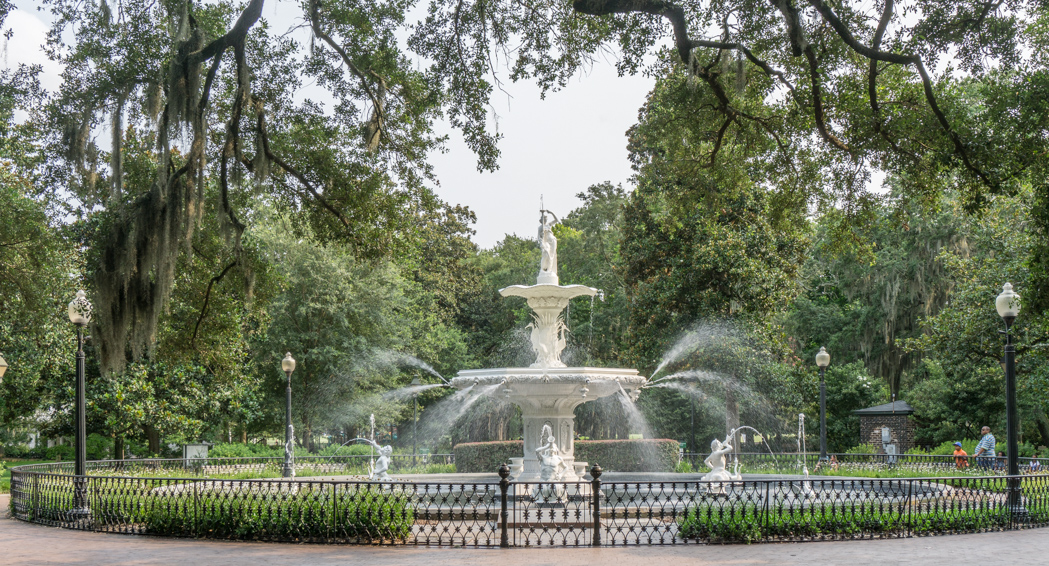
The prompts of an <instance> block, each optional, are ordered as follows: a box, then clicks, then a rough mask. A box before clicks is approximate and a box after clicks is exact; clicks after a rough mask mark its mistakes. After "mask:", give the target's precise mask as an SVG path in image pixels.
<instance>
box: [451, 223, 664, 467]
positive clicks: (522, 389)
mask: <svg viewBox="0 0 1049 566" xmlns="http://www.w3.org/2000/svg"><path fill="white" fill-rule="evenodd" d="M556 223H557V218H556V217H555V216H554V215H553V213H550V212H549V211H547V210H541V211H540V218H539V224H540V226H539V245H540V247H541V249H542V259H541V260H540V263H539V275H538V276H537V277H536V283H535V285H513V286H510V287H507V288H505V289H500V291H499V293H500V294H501V295H502V296H504V297H523V298H524V299H525V300H527V301H528V306H529V307H531V309H532V311H533V315H532V316H533V319H534V320H533V322H532V324H530V325H529V328H531V330H532V333H531V342H532V350H534V351H535V354H536V360H535V363H533V364H532V365H531V366H530V367H527V368H496V369H479V370H463V371H460V372H459V374H458V376H457V377H456V378H455V379H453V380H452V382H451V383H452V385H454V386H455V387H458V388H459V389H466V388H469V387H475V386H485V385H489V386H490V385H502V388H501V389H502V394H503V395H505V396H506V397H507V399H509V400H510V401H511V402H513V403H515V404H517V405H518V406H519V407H521V416H522V419H523V421H524V455H523V457H522V458H520V459H518V458H514V459H512V460H513V464H514V466H513V471H512V473H513V479H514V480H518V481H550V480H551V479H552V478H554V477H556V478H557V479H556V480H555V481H566V482H571V481H577V480H579V479H580V477H581V476H582V475H583V474H585V473H586V471H585V470H586V463H585V462H576V461H575V414H574V411H575V408H576V407H578V406H579V405H581V404H583V403H585V402H587V401H592V400H594V399H600V398H602V397H608V396H610V395H615V394H617V393H621V394H625V395H629V396H630V397H631V399H632V400H636V399H637V395H638V393H640V387H641V386H642V385H643V384H644V383H645V377H643V376H641V375H638V373H637V370H636V369H618V368H592V367H567V366H566V365H565V363H564V362H562V361H561V352H562V351H563V350H564V349H565V344H566V341H565V332H566V331H567V327H566V326H565V322H564V318H563V317H562V315H561V313H562V311H563V310H564V309H565V307H566V306H568V302H569V301H570V300H571V299H573V298H575V297H581V296H590V297H592V296H594V295H595V294H596V293H597V292H598V290H597V289H594V288H592V287H587V286H585V285H561V284H560V281H559V280H558V277H557V238H555V237H554V233H553V230H552V229H553V226H554V225H555V224H556ZM544 427H549V431H547V430H546V429H545V428H544ZM551 466H552V467H553V470H551Z"/></svg>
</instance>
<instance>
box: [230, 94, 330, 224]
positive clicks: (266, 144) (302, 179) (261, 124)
mask: <svg viewBox="0 0 1049 566" xmlns="http://www.w3.org/2000/svg"><path fill="white" fill-rule="evenodd" d="M258 128H259V136H261V139H262V150H263V151H264V152H266V159H269V160H270V161H272V162H273V163H276V164H277V166H278V167H280V168H281V169H283V170H284V171H286V172H287V173H288V174H289V175H291V176H292V177H295V179H297V180H298V181H299V183H302V186H303V187H306V190H307V191H308V192H309V193H310V196H312V197H313V198H314V199H315V200H316V201H317V202H319V203H320V204H321V206H323V207H324V208H325V209H326V210H327V211H328V212H330V213H332V214H333V215H334V216H335V217H336V218H338V219H339V222H341V223H342V225H343V227H345V228H347V229H349V228H350V221H349V220H347V219H346V217H345V216H344V215H343V214H342V213H341V212H339V210H338V209H337V208H335V207H334V206H332V205H331V203H329V202H328V200H327V199H325V198H324V197H323V196H322V195H321V194H320V192H318V191H317V189H315V188H314V187H313V185H312V184H311V183H310V182H309V180H308V179H307V178H306V176H305V175H303V174H302V173H301V172H299V171H298V169H296V168H295V167H294V166H292V165H291V164H289V163H287V162H285V161H284V160H283V159H281V158H280V157H278V156H277V155H276V154H274V153H273V151H271V150H270V138H269V133H268V132H267V131H266V114H265V113H264V112H262V110H261V109H260V110H259V117H258ZM247 166H248V167H249V168H250V167H251V164H250V162H249V163H247Z"/></svg>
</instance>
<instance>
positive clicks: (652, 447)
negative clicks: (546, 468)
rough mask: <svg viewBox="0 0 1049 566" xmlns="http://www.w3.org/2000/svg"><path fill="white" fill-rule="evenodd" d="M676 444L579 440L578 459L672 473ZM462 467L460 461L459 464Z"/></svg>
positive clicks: (624, 468)
mask: <svg viewBox="0 0 1049 566" xmlns="http://www.w3.org/2000/svg"><path fill="white" fill-rule="evenodd" d="M678 450H679V446H678V443H677V441H676V440H666V439H656V440H652V439H647V438H646V439H642V440H577V441H576V443H575V457H576V460H578V461H580V462H586V463H587V465H589V466H594V465H600V466H601V468H602V469H604V470H605V471H607V472H669V471H672V470H674V468H676V467H677V462H678ZM456 462H457V463H458V459H457V460H456Z"/></svg>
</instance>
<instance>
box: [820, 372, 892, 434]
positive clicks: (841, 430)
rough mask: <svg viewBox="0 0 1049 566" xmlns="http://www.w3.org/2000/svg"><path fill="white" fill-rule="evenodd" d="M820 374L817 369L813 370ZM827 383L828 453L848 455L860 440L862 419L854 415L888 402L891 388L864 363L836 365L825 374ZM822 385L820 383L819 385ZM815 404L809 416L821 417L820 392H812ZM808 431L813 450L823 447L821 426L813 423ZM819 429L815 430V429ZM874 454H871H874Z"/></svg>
mask: <svg viewBox="0 0 1049 566" xmlns="http://www.w3.org/2000/svg"><path fill="white" fill-rule="evenodd" d="M810 371H813V372H816V371H817V370H815V368H813V369H812V370H810ZM825 379H826V383H827V451H828V452H845V451H846V450H848V449H850V448H851V447H852V446H854V445H855V443H856V442H857V440H859V439H860V418H859V417H858V416H856V415H853V414H852V411H854V410H856V409H864V408H867V407H872V406H874V405H878V404H880V403H883V402H885V399H886V398H888V387H887V384H886V383H885V381H883V380H881V379H877V378H875V377H873V376H872V375H871V374H869V373H868V372H867V368H866V367H865V366H864V364H863V363H862V362H860V361H854V362H852V363H848V364H843V365H838V364H835V363H832V364H831V365H830V366H828V367H827V369H826V372H825ZM817 384H818V382H817ZM810 395H811V396H807V397H808V398H809V399H812V400H813V402H812V404H811V405H810V406H809V409H808V410H806V411H805V413H806V415H816V416H818V415H819V390H816V391H811V393H810ZM808 424H809V426H808V427H807V428H806V432H807V433H808V434H809V438H808V439H807V442H808V445H809V446H818V445H819V444H818V443H819V426H818V424H819V423H818V422H816V421H814V422H810V423H808ZM813 425H815V426H813ZM871 453H872V452H867V454H871Z"/></svg>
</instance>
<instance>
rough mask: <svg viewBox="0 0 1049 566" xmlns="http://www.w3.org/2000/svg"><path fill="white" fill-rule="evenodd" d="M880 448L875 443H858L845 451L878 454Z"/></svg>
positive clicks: (848, 452) (847, 452)
mask: <svg viewBox="0 0 1049 566" xmlns="http://www.w3.org/2000/svg"><path fill="white" fill-rule="evenodd" d="M878 452H880V449H878V448H876V447H875V446H874V445H873V444H857V445H856V446H852V447H850V448H849V449H848V450H846V451H845V453H846V454H877V453H878Z"/></svg>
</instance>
